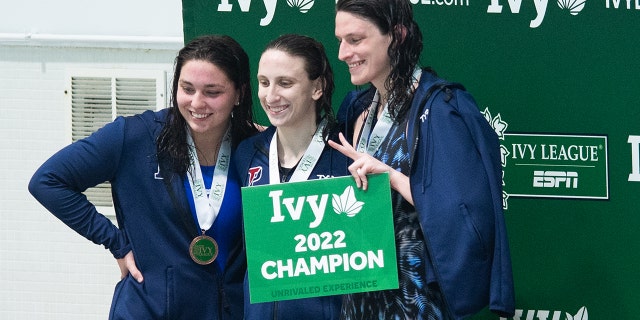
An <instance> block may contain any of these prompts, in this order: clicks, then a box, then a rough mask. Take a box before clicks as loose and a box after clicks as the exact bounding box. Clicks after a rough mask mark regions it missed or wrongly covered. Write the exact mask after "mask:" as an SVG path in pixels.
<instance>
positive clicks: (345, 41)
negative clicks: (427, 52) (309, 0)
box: [329, 0, 514, 319]
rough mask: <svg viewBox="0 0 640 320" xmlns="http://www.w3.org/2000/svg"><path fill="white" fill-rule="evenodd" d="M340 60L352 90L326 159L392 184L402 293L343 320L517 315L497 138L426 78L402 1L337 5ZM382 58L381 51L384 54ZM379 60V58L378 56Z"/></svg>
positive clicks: (460, 98) (461, 96) (370, 301)
mask: <svg viewBox="0 0 640 320" xmlns="http://www.w3.org/2000/svg"><path fill="white" fill-rule="evenodd" d="M336 10H337V13H336V17H335V23H336V25H335V35H336V37H337V38H338V40H339V42H340V48H339V54H338V58H339V59H340V60H342V61H344V62H345V63H346V64H347V66H348V68H349V73H350V75H351V82H352V83H353V84H355V85H365V84H370V85H371V86H370V87H368V88H365V89H363V90H361V91H353V92H350V93H349V94H348V95H347V97H346V98H345V100H344V101H343V103H342V105H341V107H340V110H339V111H338V120H339V121H344V122H346V123H347V124H349V127H347V128H345V132H346V133H347V137H341V139H340V141H341V144H337V143H333V142H331V141H330V142H329V143H330V144H331V146H332V147H334V148H336V149H337V150H339V151H341V152H342V153H344V154H345V155H347V156H349V157H350V158H352V159H353V160H354V162H353V164H352V165H350V166H349V171H350V172H351V174H352V175H353V176H354V178H355V179H356V184H357V185H358V186H359V187H362V188H366V187H367V179H366V174H368V173H380V172H389V174H390V175H389V176H390V180H391V187H392V189H393V191H394V192H393V210H394V223H395V225H394V228H395V233H396V245H397V256H398V270H399V281H400V288H399V289H397V290H386V291H374V292H366V293H356V294H350V295H347V296H346V297H345V300H344V302H343V315H344V316H345V318H346V319H461V318H465V317H468V316H471V315H473V314H475V313H477V312H478V311H480V310H481V309H483V308H484V307H486V306H489V308H490V309H491V310H492V311H494V312H496V313H497V314H499V315H501V316H508V315H512V314H513V313H514V288H513V278H512V271H511V260H510V254H509V247H508V242H507V235H506V230H505V222H504V217H503V212H502V170H501V162H500V146H499V142H498V138H497V135H496V133H495V132H494V131H493V130H492V128H491V127H490V125H489V124H488V123H487V121H486V120H485V119H484V117H483V116H482V114H481V113H480V111H479V110H478V108H477V105H476V104H475V102H474V100H473V98H472V97H471V96H470V95H469V94H468V93H467V92H466V91H464V89H463V88H462V87H461V86H459V85H458V86H456V85H447V84H446V83H445V82H444V81H443V80H442V79H439V78H438V77H437V76H435V73H433V72H431V70H430V69H428V68H426V69H421V68H420V67H419V66H418V59H419V57H420V53H421V51H422V34H421V33H420V30H419V27H418V25H417V24H416V22H415V21H414V20H413V13H412V9H411V4H410V2H409V1H406V0H339V1H338V2H337V4H336ZM383 48H384V49H383ZM381 49H382V50H381Z"/></svg>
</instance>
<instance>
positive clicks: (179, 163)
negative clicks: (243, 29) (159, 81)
mask: <svg viewBox="0 0 640 320" xmlns="http://www.w3.org/2000/svg"><path fill="white" fill-rule="evenodd" d="M193 60H200V61H206V62H210V63H212V64H214V65H215V66H216V67H217V68H219V69H220V70H222V72H224V73H225V75H226V76H227V78H229V80H231V82H232V83H233V84H234V86H235V89H236V90H239V92H240V97H239V100H238V102H239V104H238V105H236V106H235V107H234V108H233V111H232V113H231V143H232V147H234V148H235V146H237V145H238V143H240V141H242V140H243V139H244V138H247V137H249V136H251V135H253V134H254V133H256V132H257V131H258V130H257V128H256V127H255V124H254V121H253V110H252V105H253V100H252V95H251V80H250V77H251V73H250V67H249V57H248V55H247V53H246V52H245V51H244V49H243V48H242V47H241V46H240V44H238V42H236V41H235V40H234V39H233V38H231V37H229V36H226V35H206V36H200V37H197V38H195V39H193V40H192V41H190V42H189V43H188V44H187V45H186V46H185V47H183V48H182V49H180V51H179V52H178V55H177V57H176V59H175V66H174V70H175V71H174V74H173V83H172V86H171V106H170V107H169V116H168V117H167V122H166V124H165V125H164V127H163V128H162V131H161V132H160V135H159V136H158V140H157V146H158V155H159V157H161V158H166V159H168V160H169V161H170V162H171V165H172V167H173V169H174V170H175V171H176V172H177V173H180V174H183V173H185V172H187V169H188V168H189V165H190V159H189V148H188V146H187V128H188V124H187V122H186V120H185V119H184V117H183V116H182V114H181V113H180V110H179V109H178V101H177V94H178V83H179V81H180V74H181V72H182V67H183V66H184V65H185V64H186V63H187V62H189V61H193Z"/></svg>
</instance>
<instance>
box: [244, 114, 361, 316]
mask: <svg viewBox="0 0 640 320" xmlns="http://www.w3.org/2000/svg"><path fill="white" fill-rule="evenodd" d="M275 129H276V128H275V127H273V126H271V127H269V128H267V129H266V130H265V131H264V132H262V133H260V134H257V135H255V136H253V137H251V138H248V139H246V140H245V141H243V142H242V143H240V145H239V146H238V149H237V150H236V155H235V157H234V158H235V161H236V168H237V169H238V175H239V176H240V180H241V181H242V185H243V186H248V185H254V186H257V185H265V184H269V144H270V143H271V138H272V137H273V134H274V132H275ZM348 174H349V172H348V171H347V158H346V157H345V156H344V155H342V154H341V153H340V152H338V151H336V150H335V149H333V148H331V147H330V146H329V145H326V146H325V148H324V150H323V151H322V155H321V156H320V159H319V160H318V162H317V164H316V166H315V168H314V169H313V170H312V172H311V175H310V176H309V180H313V179H322V178H329V177H340V176H345V175H348ZM243 201H248V200H247V199H243ZM249 298H250V297H249V284H248V281H246V279H245V319H246V320H264V319H277V320H287V319H291V320H300V319H305V320H329V319H339V318H340V309H341V307H342V296H340V295H336V296H326V297H318V298H305V299H297V300H284V301H276V302H265V303H254V304H252V303H250V300H249Z"/></svg>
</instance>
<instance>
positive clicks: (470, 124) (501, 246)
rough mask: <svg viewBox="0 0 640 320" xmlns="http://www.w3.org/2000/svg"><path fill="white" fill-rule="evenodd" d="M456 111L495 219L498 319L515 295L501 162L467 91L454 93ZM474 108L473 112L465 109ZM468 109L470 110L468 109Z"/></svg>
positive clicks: (493, 305)
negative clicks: (482, 171) (477, 156)
mask: <svg viewBox="0 0 640 320" xmlns="http://www.w3.org/2000/svg"><path fill="white" fill-rule="evenodd" d="M456 99H457V101H458V102H459V103H458V106H459V107H460V108H462V109H460V110H459V112H460V113H461V114H462V115H463V116H462V119H463V121H464V122H465V124H466V126H467V128H468V129H469V131H470V133H471V137H472V139H473V143H474V144H475V146H476V148H477V150H478V152H479V153H480V157H481V159H482V162H483V165H484V168H485V170H486V172H487V176H488V179H489V186H490V188H491V197H492V199H491V200H492V202H493V209H494V218H495V239H494V250H493V262H492V263H493V264H492V267H491V288H490V302H489V309H490V310H491V311H493V312H495V313H496V314H498V315H501V316H511V315H513V313H514V310H515V298H514V296H515V293H514V286H513V275H512V268H511V257H510V250H509V242H508V238H507V230H506V223H505V219H504V213H503V209H502V163H501V156H500V142H499V140H498V136H497V134H496V133H495V131H494V130H493V129H492V128H491V126H490V125H489V123H488V122H487V120H486V119H485V118H484V117H483V116H482V114H481V113H480V112H478V110H477V108H476V107H475V106H476V103H475V101H473V98H472V97H471V96H470V95H469V93H467V92H466V91H461V90H456ZM465 106H466V107H469V106H474V108H473V110H466V109H464V108H465ZM469 109H471V108H469Z"/></svg>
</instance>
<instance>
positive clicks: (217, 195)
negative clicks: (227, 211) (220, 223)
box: [187, 126, 231, 234]
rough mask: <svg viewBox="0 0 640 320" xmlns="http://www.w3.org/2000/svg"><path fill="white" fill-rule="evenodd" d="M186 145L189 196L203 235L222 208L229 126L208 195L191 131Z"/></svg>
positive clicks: (229, 148)
mask: <svg viewBox="0 0 640 320" xmlns="http://www.w3.org/2000/svg"><path fill="white" fill-rule="evenodd" d="M187 144H188V145H189V158H190V159H191V165H190V167H189V171H188V172H187V178H188V179H189V186H190V187H191V194H192V195H193V202H194V203H195V207H196V216H197V217H198V224H199V225H200V229H201V230H203V232H202V233H203V234H204V231H206V230H209V228H211V226H212V225H213V222H214V221H215V220H216V218H217V217H218V213H219V212H220V208H221V207H222V199H224V192H225V189H226V187H227V173H228V172H229V163H230V158H231V126H229V128H228V129H227V132H226V133H225V135H224V137H223V139H222V142H221V144H220V150H219V151H218V158H217V159H216V168H215V169H214V170H213V180H212V181H211V190H210V191H209V195H207V193H206V189H205V185H204V179H203V178H202V170H201V169H200V163H199V162H198V154H197V152H196V147H195V144H194V143H193V138H192V137H191V131H190V130H188V129H187Z"/></svg>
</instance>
